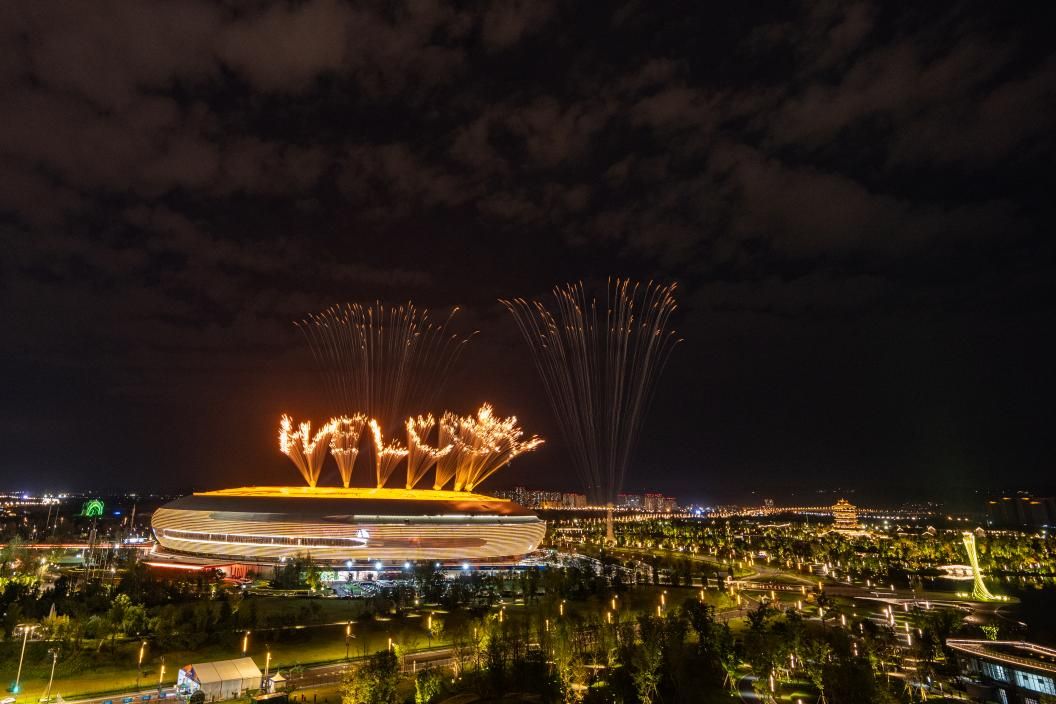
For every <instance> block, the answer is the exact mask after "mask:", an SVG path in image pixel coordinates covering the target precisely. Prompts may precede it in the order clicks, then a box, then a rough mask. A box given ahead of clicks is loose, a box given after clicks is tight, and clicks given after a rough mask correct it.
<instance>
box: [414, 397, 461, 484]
mask: <svg viewBox="0 0 1056 704" xmlns="http://www.w3.org/2000/svg"><path fill="white" fill-rule="evenodd" d="M404 425H405V426H406V427H407V488H408V489H413V488H414V486H415V485H416V484H417V483H418V482H420V481H421V480H422V477H424V476H425V475H426V474H428V472H429V470H430V469H432V468H433V466H434V465H436V463H437V462H438V461H439V460H440V459H441V458H442V457H446V456H447V455H448V454H450V453H451V450H452V449H454V447H453V446H452V445H450V444H448V445H444V446H442V447H430V446H429V445H428V440H429V435H430V434H431V433H432V432H433V427H435V426H436V419H435V418H433V414H432V413H430V414H429V415H426V416H418V417H416V418H408V419H407V422H406V423H405V424H404Z"/></svg>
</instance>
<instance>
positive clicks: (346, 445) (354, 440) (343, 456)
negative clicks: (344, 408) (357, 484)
mask: <svg viewBox="0 0 1056 704" xmlns="http://www.w3.org/2000/svg"><path fill="white" fill-rule="evenodd" d="M366 423H367V417H366V416H365V415H363V414H362V413H357V414H355V415H353V416H341V417H339V418H333V419H331V420H330V428H331V433H330V454H331V455H333V458H334V461H335V462H336V463H337V471H338V473H339V474H340V475H341V483H342V484H343V485H344V486H345V487H346V488H347V487H348V485H349V484H350V483H351V481H352V470H353V468H354V467H355V465H356V458H357V457H359V436H360V435H361V434H362V433H363V426H364V425H366Z"/></svg>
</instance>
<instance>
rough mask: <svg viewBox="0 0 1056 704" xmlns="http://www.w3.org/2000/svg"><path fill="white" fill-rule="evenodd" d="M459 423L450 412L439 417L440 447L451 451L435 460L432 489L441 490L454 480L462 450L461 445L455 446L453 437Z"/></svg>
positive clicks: (458, 419)
mask: <svg viewBox="0 0 1056 704" xmlns="http://www.w3.org/2000/svg"><path fill="white" fill-rule="evenodd" d="M461 421H462V419H461V418H460V417H459V416H458V415H456V414H454V413H451V412H450V411H446V412H445V413H444V415H442V416H440V447H450V448H451V450H450V451H449V452H448V453H447V454H445V455H444V456H443V457H440V458H439V459H438V460H437V463H436V475H435V478H434V481H433V488H434V489H443V488H444V487H445V486H447V483H448V482H449V481H451V480H452V479H454V478H455V472H457V471H458V460H459V456H460V455H461V454H462V449H463V448H462V445H461V444H457V445H456V444H455V437H456V435H457V434H458V425H459V423H460V422H461Z"/></svg>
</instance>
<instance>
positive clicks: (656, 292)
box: [500, 279, 680, 506]
mask: <svg viewBox="0 0 1056 704" xmlns="http://www.w3.org/2000/svg"><path fill="white" fill-rule="evenodd" d="M674 292H675V285H674V284H668V285H660V284H654V283H652V282H650V283H648V284H640V283H636V282H633V281H629V280H626V279H610V280H609V282H608V286H607V296H606V301H605V304H606V305H605V308H604V309H603V310H601V311H599V310H598V308H599V303H598V301H597V300H596V299H595V298H594V297H593V296H588V295H587V293H586V291H585V290H584V286H583V284H582V282H580V283H578V284H566V285H565V286H557V287H554V289H553V295H554V300H555V304H556V306H555V310H554V312H551V310H550V309H549V308H547V307H546V306H545V305H544V304H543V303H542V302H540V301H526V300H524V299H523V298H517V299H513V300H502V301H500V302H501V303H502V304H503V305H504V306H506V308H507V309H508V310H509V311H510V313H511V314H512V315H513V317H514V319H515V320H516V321H517V325H518V327H519V328H520V330H521V333H522V334H523V335H524V339H525V340H526V341H527V342H528V346H529V347H530V348H531V350H532V355H533V358H534V361H535V365H536V369H537V370H538V372H539V376H540V378H541V379H542V382H543V386H544V387H545V388H546V392H547V396H548V397H549V399H550V404H551V406H552V407H553V410H554V414H555V415H556V416H557V418H558V421H559V422H560V425H561V430H562V433H563V434H564V435H565V439H566V441H567V443H568V445H569V447H570V448H572V453H573V460H574V464H575V465H576V468H577V470H578V471H579V473H580V475H581V477H582V480H583V483H584V485H585V487H586V489H587V492H588V494H589V495H590V497H591V499H592V500H593V501H595V502H601V503H604V504H607V505H610V506H611V505H612V504H613V503H615V500H616V495H617V494H618V493H619V492H620V489H621V487H622V486H623V480H624V476H625V475H626V472H627V465H628V463H629V460H630V457H631V454H632V452H633V451H634V447H635V444H636V443H637V440H638V434H639V431H640V429H641V425H642V420H643V418H644V415H645V411H646V410H647V408H648V405H649V401H650V400H651V399H652V396H653V391H654V389H655V382H656V379H657V378H658V377H659V375H660V373H661V372H662V371H663V368H664V365H665V364H666V363H667V360H668V359H669V358H670V355H671V351H672V350H673V349H674V347H675V345H676V344H677V343H678V342H680V340H679V339H678V337H677V336H676V335H675V333H674V332H673V331H671V330H669V329H668V324H669V322H670V318H671V315H672V313H674V311H675V308H676V303H675V297H674Z"/></svg>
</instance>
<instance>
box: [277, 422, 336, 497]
mask: <svg viewBox="0 0 1056 704" xmlns="http://www.w3.org/2000/svg"><path fill="white" fill-rule="evenodd" d="M332 430H333V428H332V426H331V423H327V424H326V425H324V426H323V427H321V428H319V430H318V431H316V433H315V435H314V436H313V435H312V434H311V433H312V424H311V423H309V422H308V421H305V422H304V423H301V424H300V425H298V426H297V430H294V429H293V420H292V419H291V418H290V417H289V416H288V415H283V416H282V420H281V421H280V422H279V450H281V451H282V453H283V454H284V455H286V456H287V457H289V458H290V459H291V460H292V461H293V464H294V465H296V467H297V471H299V472H300V473H301V476H302V477H304V481H306V482H308V486H312V487H314V486H315V485H316V484H317V483H318V481H319V473H320V472H322V470H323V462H324V461H325V460H326V449H327V440H329V439H330V433H331V432H332Z"/></svg>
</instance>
